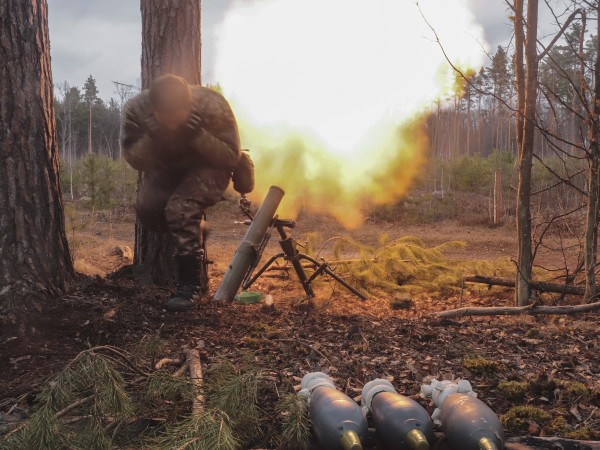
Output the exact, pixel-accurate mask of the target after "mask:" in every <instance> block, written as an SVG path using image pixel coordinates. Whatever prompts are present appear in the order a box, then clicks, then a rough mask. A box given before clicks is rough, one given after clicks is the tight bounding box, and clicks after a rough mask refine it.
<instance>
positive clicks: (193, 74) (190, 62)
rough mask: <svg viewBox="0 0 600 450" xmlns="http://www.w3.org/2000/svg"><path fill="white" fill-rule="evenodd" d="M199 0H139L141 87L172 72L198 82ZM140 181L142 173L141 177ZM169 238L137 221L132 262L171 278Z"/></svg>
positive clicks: (156, 276)
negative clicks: (140, 17)
mask: <svg viewBox="0 0 600 450" xmlns="http://www.w3.org/2000/svg"><path fill="white" fill-rule="evenodd" d="M200 4H201V1H200V0H142V1H141V10H142V87H143V88H144V89H146V88H148V86H149V85H150V82H151V81H152V80H153V79H154V78H156V77H158V76H160V75H163V74H166V73H174V74H176V75H179V76H182V77H183V78H185V79H186V80H187V81H188V82H189V83H192V84H200V51H201V39H200ZM140 182H141V177H140ZM173 253H174V248H173V244H172V242H171V239H170V238H169V237H168V236H166V235H164V234H157V233H154V232H151V231H149V230H146V229H144V227H143V226H142V224H141V223H140V221H139V220H138V221H137V223H136V233H135V262H136V264H140V265H143V267H144V268H145V269H147V270H149V271H150V274H151V275H152V279H153V280H154V282H156V283H164V282H167V281H170V280H172V279H173V278H174V274H175V265H174V262H173V258H172V255H173Z"/></svg>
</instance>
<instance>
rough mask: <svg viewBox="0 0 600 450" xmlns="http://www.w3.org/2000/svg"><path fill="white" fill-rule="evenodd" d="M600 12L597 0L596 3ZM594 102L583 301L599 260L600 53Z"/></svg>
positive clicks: (590, 296) (593, 292)
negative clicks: (599, 121)
mask: <svg viewBox="0 0 600 450" xmlns="http://www.w3.org/2000/svg"><path fill="white" fill-rule="evenodd" d="M596 14H597V15H598V14H600V2H598V5H597V6H596ZM596 20H597V30H598V31H597V36H596V45H600V15H598V17H597V19H596ZM598 48H600V47H598ZM594 71H595V73H596V76H595V79H594V104H593V112H592V117H591V118H590V124H589V125H588V128H589V133H590V136H589V138H590V148H589V155H588V164H589V168H588V204H587V214H586V230H585V251H584V253H585V301H586V302H591V301H593V300H594V299H595V298H596V296H597V295H598V289H597V287H596V262H597V260H598V219H599V218H600V217H599V215H600V196H599V189H600V142H599V141H600V128H599V123H598V120H599V118H600V75H599V74H600V54H598V55H596V61H595V64H594Z"/></svg>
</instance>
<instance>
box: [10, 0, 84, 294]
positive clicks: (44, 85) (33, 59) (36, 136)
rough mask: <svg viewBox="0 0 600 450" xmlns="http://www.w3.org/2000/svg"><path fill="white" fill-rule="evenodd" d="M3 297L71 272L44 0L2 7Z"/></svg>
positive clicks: (44, 288)
mask: <svg viewBox="0 0 600 450" xmlns="http://www.w3.org/2000/svg"><path fill="white" fill-rule="evenodd" d="M0 61H2V62H1V63H0V99H1V101H0V124H2V125H1V127H0V300H1V299H2V297H5V298H7V299H10V300H11V301H14V300H15V299H17V298H18V297H17V295H15V294H16V293H23V292H30V293H36V292H39V293H46V294H51V295H58V294H61V293H63V292H65V290H66V289H67V288H68V286H69V284H70V282H71V280H72V277H73V275H74V273H73V264H72V262H71V256H70V254H69V248H68V244H67V238H66V235H65V226H64V212H63V204H62V198H61V192H60V184H59V178H58V172H59V167H58V148H57V142H56V139H57V138H56V120H55V114H54V95H53V85H52V74H51V69H50V43H49V40H48V11H47V5H46V0H3V1H2V2H0Z"/></svg>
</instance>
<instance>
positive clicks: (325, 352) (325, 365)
mask: <svg viewBox="0 0 600 450" xmlns="http://www.w3.org/2000/svg"><path fill="white" fill-rule="evenodd" d="M241 219H242V218H241V217H240V215H239V213H237V211H236V209H235V208H234V207H232V206H231V205H227V204H226V205H225V206H219V207H217V209H216V210H215V211H212V212H211V214H209V222H210V226H211V235H210V240H209V243H208V249H209V254H210V258H211V259H212V260H213V261H214V262H215V263H214V264H213V265H212V266H211V292H214V291H215V289H216V287H217V286H218V283H219V281H220V278H221V277H222V275H223V272H224V268H225V267H226V265H227V264H228V263H229V261H230V259H231V257H232V256H233V253H234V251H235V248H236V247H237V244H238V243H239V241H240V239H241V238H242V236H243V235H244V233H245V227H244V225H240V224H236V223H235V221H236V220H241ZM133 221H134V215H133V212H132V211H130V210H121V211H116V212H111V213H104V212H99V213H95V214H94V217H93V220H91V221H89V217H88V218H86V219H85V220H84V219H80V225H81V224H83V223H84V222H85V223H87V224H86V225H85V227H80V226H79V225H78V226H76V227H75V230H73V229H71V231H70V232H69V240H70V243H71V246H72V249H73V252H74V259H75V261H76V266H77V268H78V269H79V270H80V271H82V272H84V273H86V274H87V275H88V276H80V277H79V279H78V281H77V283H76V286H75V288H74V290H73V291H72V292H70V293H69V294H68V295H66V296H64V297H62V298H60V299H58V300H57V301H48V302H47V303H45V304H43V305H41V306H40V310H39V314H34V315H32V317H30V318H29V321H28V328H27V329H25V328H21V329H17V328H14V327H6V328H5V329H4V330H2V331H1V332H0V366H1V367H2V368H3V370H2V371H0V386H1V387H0V412H6V411H7V410H9V409H10V408H11V407H12V406H13V405H14V404H15V403H18V402H21V403H23V402H28V401H29V402H31V401H32V399H33V398H34V394H35V392H36V390H38V389H39V388H40V386H42V385H43V384H44V383H45V382H47V380H48V377H50V376H51V375H52V374H53V373H56V372H57V371H58V370H60V368H61V367H63V366H64V365H65V364H66V363H67V362H68V361H69V360H70V359H72V358H73V357H75V356H76V355H77V354H78V353H79V352H81V351H82V350H83V349H85V348H88V347H89V346H96V345H107V344H108V345H115V346H119V347H124V348H129V349H131V348H133V347H134V346H135V345H136V343H138V342H139V341H140V340H141V339H142V338H143V337H144V336H148V335H153V336H159V337H160V338H162V339H164V340H165V341H166V342H168V345H169V350H168V351H166V352H165V354H164V355H162V356H165V357H169V356H173V355H177V354H179V353H180V352H181V349H182V348H184V347H186V346H187V347H192V348H198V349H199V351H200V354H201V358H202V363H203V364H204V365H209V364H210V363H211V362H212V361H214V360H215V359H216V358H221V357H224V358H227V359H229V360H231V361H234V362H235V361H237V360H241V359H243V358H245V357H246V356H247V355H248V354H252V355H253V357H254V362H255V363H256V365H258V366H260V367H265V368H269V369H270V370H273V371H275V372H277V373H278V374H279V377H280V378H279V379H280V380H281V383H280V386H279V388H278V389H279V390H280V391H282V392H285V391H289V390H291V387H292V386H293V385H296V384H298V380H299V378H300V377H302V375H303V374H305V373H307V372H309V371H314V370H325V371H328V372H329V373H330V374H331V375H332V376H333V377H334V378H335V379H336V382H337V385H338V386H339V387H340V388H341V389H342V390H344V391H345V392H346V393H348V394H349V395H350V396H352V397H356V396H357V395H359V394H360V389H361V388H362V386H363V384H364V383H365V382H367V381H370V380H371V379H373V378H375V377H390V379H393V380H394V384H395V386H396V387H397V389H398V390H399V391H400V392H401V393H405V394H407V395H415V394H417V393H418V392H419V390H420V386H421V384H422V383H423V382H426V381H428V380H429V379H431V378H432V377H434V378H437V379H456V378H467V379H469V380H470V381H471V383H472V384H473V387H474V390H475V391H477V392H478V393H479V397H480V398H481V399H483V400H484V401H485V402H486V403H488V404H489V405H490V406H491V407H492V408H493V409H494V410H495V411H496V412H497V413H498V414H504V413H506V412H507V411H508V410H509V409H510V408H511V407H512V406H514V405H533V406H537V407H540V408H542V409H544V410H547V411H549V412H550V414H551V416H552V420H551V421H545V422H539V421H536V420H534V419H526V420H525V427H524V428H523V429H522V430H521V431H522V432H524V433H529V434H533V435H551V434H556V430H555V429H553V425H552V423H553V421H554V422H556V420H557V419H558V418H560V417H563V418H564V421H565V422H566V427H567V428H566V430H568V431H569V432H577V431H580V432H581V433H582V434H581V435H582V436H587V437H588V438H600V335H599V333H598V331H599V326H598V325H599V323H598V315H593V314H590V315H581V316H575V317H567V316H538V317H528V316H523V317H488V318H464V319H459V320H456V321H451V320H442V319H439V318H436V317H435V315H434V313H435V312H438V311H443V310H446V309H451V308H455V307H460V306H468V305H473V306H500V305H511V303H512V295H513V292H512V291H511V290H507V289H504V288H492V289H488V288H487V287H486V286H478V285H471V286H468V287H466V288H465V290H464V292H463V294H462V295H454V296H449V297H441V298H440V297H437V298H430V297H428V296H425V295H421V296H415V297H414V298H413V299H412V306H411V308H410V309H407V310H394V309H392V308H390V305H389V299H388V298H373V297H371V298H369V299H368V300H366V301H361V300H359V299H358V298H356V297H354V296H352V295H351V294H350V293H348V292H346V291H344V289H343V288H341V287H338V286H336V285H334V284H331V283H329V282H320V283H319V284H318V285H317V287H316V291H317V297H316V299H314V301H312V302H310V303H308V302H307V301H305V300H304V295H303V291H302V289H301V288H300V285H299V284H298V282H297V281H296V280H295V279H294V278H293V277H292V278H286V277H285V276H284V275H283V274H281V273H279V274H275V276H271V275H269V276H267V277H263V278H261V279H260V280H259V281H258V282H257V283H256V285H255V286H254V287H253V290H258V291H262V292H267V293H269V294H271V295H273V297H274V300H275V309H274V310H273V311H266V310H264V309H263V308H261V306H260V305H258V306H257V305H248V306H242V305H238V304H232V305H228V306H220V305H215V304H212V303H209V302H208V301H203V302H202V303H201V305H200V306H199V308H197V309H195V310H194V311H192V312H190V313H187V314H171V313H168V312H166V310H165V309H164V308H163V305H164V302H165V299H166V298H168V296H169V295H170V293H171V292H172V287H165V288H162V287H161V288H158V287H154V286H139V285H137V284H136V282H135V281H134V280H133V279H130V278H114V277H110V276H109V277H106V274H108V273H110V272H113V271H115V270H117V269H119V268H120V267H122V266H124V265H127V264H129V263H130V262H131V260H130V259H129V257H128V255H127V254H125V255H124V256H123V255H122V252H120V253H121V254H117V252H115V251H114V250H115V248H116V247H118V246H121V247H125V246H127V247H130V248H132V247H133ZM78 227H79V229H78ZM315 232H316V233H319V239H318V241H319V242H324V241H325V240H327V239H329V238H331V237H333V236H338V235H342V234H349V235H350V236H351V237H352V238H354V239H356V240H358V241H360V242H363V243H366V244H372V245H376V244H377V242H378V239H379V237H380V235H381V234H383V233H387V234H389V235H390V237H391V238H396V237H399V236H417V237H419V238H421V239H422V240H423V241H424V242H425V243H426V244H427V245H437V244H440V243H443V242H447V241H451V240H460V241H465V242H466V243H467V246H466V247H465V248H461V249H455V250H452V251H451V252H450V253H449V255H448V256H449V257H451V258H456V259H488V260H490V259H505V260H506V259H508V258H512V257H514V255H515V254H516V248H517V247H516V240H515V238H514V234H515V233H514V230H513V229H512V227H509V226H504V227H498V228H493V227H488V226H483V225H471V226H465V225H462V224H461V223H459V222H442V223H436V224H427V225H410V226H407V225H400V224H398V223H388V222H383V221H378V220H368V221H367V222H366V223H365V224H364V225H363V226H362V227H360V228H358V229H356V230H351V231H345V230H344V229H343V227H342V226H340V225H339V224H338V223H337V222H336V221H334V220H333V219H329V218H325V217H314V216H311V217H308V216H304V217H300V218H299V220H298V227H297V229H296V230H295V231H294V235H295V236H298V237H299V238H301V237H302V236H306V235H308V234H309V233H315ZM300 240H301V239H300ZM276 249H277V247H276V240H275V239H273V242H272V243H271V244H270V246H269V247H268V248H267V249H266V250H265V255H270V254H272V253H274V252H275V251H276ZM322 256H325V257H326V258H327V257H332V255H331V253H330V250H329V248H327V249H325V250H324V252H323V253H322ZM540 261H542V263H543V265H545V266H550V265H555V266H556V267H559V266H560V265H561V264H562V263H563V261H562V257H559V256H556V255H552V254H550V253H549V252H548V253H544V250H541V253H540ZM576 301H578V299H567V303H569V302H570V303H575V302H576ZM469 361H471V362H469ZM473 361H480V362H481V361H484V363H482V364H483V367H479V366H478V365H477V364H476V363H475V364H474V363H473ZM485 361H488V362H487V363H486V362H485ZM489 361H492V362H493V363H489ZM501 381H526V382H528V383H529V384H528V385H527V386H528V387H527V388H526V390H525V392H524V393H523V394H522V395H521V396H520V397H519V398H517V399H509V398H508V396H507V393H506V392H505V391H503V390H501V389H500V388H499V386H498V385H499V382H501ZM574 382H580V383H582V384H583V385H585V387H586V392H580V394H578V395H573V394H572V392H571V391H572V389H571V388H570V386H573V383H574ZM570 389H571V390H570ZM420 401H421V403H422V404H423V405H424V406H426V407H427V408H428V409H429V411H430V412H431V411H432V407H431V405H430V404H429V403H428V401H425V400H420ZM585 433H588V434H585ZM261 444H264V443H257V446H260V445H261ZM253 448H258V447H253Z"/></svg>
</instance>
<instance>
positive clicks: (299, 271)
mask: <svg viewBox="0 0 600 450" xmlns="http://www.w3.org/2000/svg"><path fill="white" fill-rule="evenodd" d="M300 259H301V254H300V253H298V254H296V255H295V256H294V257H293V258H292V259H291V260H290V261H291V263H292V266H293V267H294V270H295V271H296V275H298V278H299V279H300V283H301V284H302V287H303V288H304V292H306V295H307V296H308V297H309V298H312V297H314V296H315V293H314V291H313V290H312V287H311V285H310V283H311V282H310V281H309V278H308V277H307V276H306V272H304V267H302V263H301V262H300Z"/></svg>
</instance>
